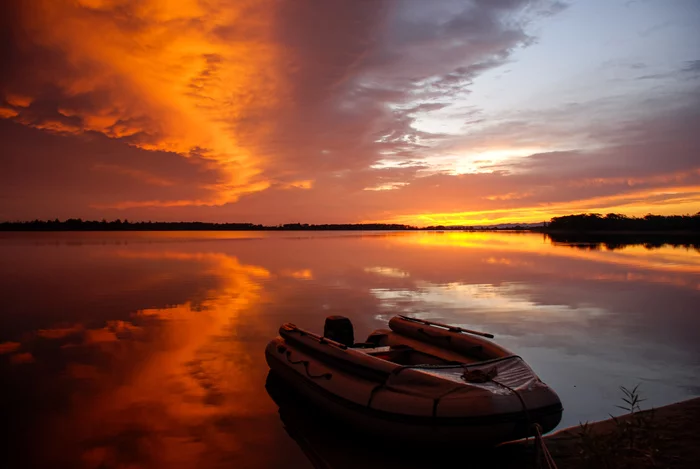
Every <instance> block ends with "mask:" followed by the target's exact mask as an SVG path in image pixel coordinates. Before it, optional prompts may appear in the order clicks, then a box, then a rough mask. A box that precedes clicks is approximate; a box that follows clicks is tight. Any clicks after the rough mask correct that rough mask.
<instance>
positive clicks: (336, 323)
mask: <svg viewBox="0 0 700 469" xmlns="http://www.w3.org/2000/svg"><path fill="white" fill-rule="evenodd" d="M323 336H324V337H326V338H328V339H331V340H335V341H336V342H340V343H341V344H343V345H347V346H348V347H352V345H353V344H354V343H355V331H354V330H353V328H352V322H350V319H348V318H346V317H345V316H328V317H327V318H326V323H325V324H324V325H323Z"/></svg>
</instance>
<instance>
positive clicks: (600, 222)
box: [546, 212, 700, 232]
mask: <svg viewBox="0 0 700 469" xmlns="http://www.w3.org/2000/svg"><path fill="white" fill-rule="evenodd" d="M546 231H550V232H551V231H570V232H601V231H605V232H672V231H673V232H676V231H686V232H700V212H699V213H696V214H695V215H668V216H664V215H652V214H648V215H645V216H644V217H641V218H638V217H628V216H626V215H623V214H620V213H608V214H607V215H601V214H599V213H584V214H580V215H568V216H564V217H554V218H552V221H551V222H550V223H549V225H548V226H547V227H546Z"/></svg>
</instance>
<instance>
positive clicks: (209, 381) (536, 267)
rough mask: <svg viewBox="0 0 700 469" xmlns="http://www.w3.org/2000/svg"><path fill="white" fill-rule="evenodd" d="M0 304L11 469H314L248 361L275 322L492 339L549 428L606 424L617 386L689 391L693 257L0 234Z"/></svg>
mask: <svg viewBox="0 0 700 469" xmlns="http://www.w3.org/2000/svg"><path fill="white" fill-rule="evenodd" d="M0 295H1V298H2V306H1V309H0V373H1V375H0V377H1V378H2V395H1V396H0V397H1V398H2V400H1V401H0V409H1V410H2V414H3V416H5V415H6V416H9V419H5V418H4V419H3V420H4V422H5V423H7V422H9V424H8V425H6V429H7V430H10V434H11V436H10V437H9V438H5V440H4V444H5V445H7V446H8V448H7V449H6V451H3V452H2V456H0V463H1V462H2V459H1V458H5V457H9V459H10V461H11V463H12V465H11V466H10V467H14V466H15V465H16V466H17V467H19V466H21V465H27V466H30V465H31V466H36V467H42V466H43V467H52V468H56V467H78V468H80V467H91V468H97V467H105V468H112V467H149V468H150V467H183V468H185V467H187V468H190V467H199V468H208V467H250V468H259V467H278V466H282V465H285V466H286V467H313V466H312V462H311V461H313V462H314V463H315V464H316V465H317V466H319V462H318V460H314V455H313V451H314V450H313V448H312V449H309V447H308V445H307V444H306V443H309V441H311V443H313V437H309V438H306V439H305V438H304V437H301V438H300V437H299V431H302V432H303V423H304V421H305V419H304V418H303V415H304V414H301V415H302V417H301V419H300V420H299V419H297V422H302V427H301V430H299V429H298V428H295V427H294V422H293V418H292V417H293V414H294V409H293V408H292V409H291V415H292V417H289V415H287V414H285V412H284V408H283V412H282V414H283V417H285V423H286V428H285V425H284V424H283V422H282V421H281V419H280V412H279V409H278V406H277V404H275V402H274V401H273V400H272V399H271V398H270V396H269V395H268V392H266V389H265V381H266V376H267V367H266V364H265V361H264V356H263V349H264V346H265V344H266V342H267V341H268V340H269V339H270V338H271V337H273V336H274V335H275V334H276V331H277V328H278V327H279V325H280V324H281V323H283V322H288V321H289V322H294V323H296V324H298V325H301V326H304V327H307V328H309V329H313V330H317V331H320V330H321V329H322V324H323V318H324V317H325V316H327V315H329V314H343V315H346V316H349V317H350V318H351V319H352V321H353V323H354V324H355V328H356V337H358V339H361V338H362V337H363V336H366V334H368V333H369V332H370V331H372V330H373V329H375V328H380V327H384V326H385V324H386V321H387V320H388V319H389V318H390V317H391V316H392V315H394V314H396V313H408V314H413V315H417V316H421V317H425V318H432V319H435V320H438V321H444V322H448V323H451V324H458V325H462V326H465V327H469V328H473V329H480V330H484V331H488V332H492V333H494V334H495V335H496V340H498V341H499V343H501V344H502V345H504V346H506V347H507V348H509V349H511V350H513V351H514V352H515V353H517V354H520V355H521V356H523V357H524V358H525V359H526V360H527V361H528V362H529V363H530V364H531V365H532V366H533V368H534V369H535V371H536V372H537V373H538V374H539V375H540V377H541V378H542V379H543V380H545V381H546V382H547V383H548V384H550V385H552V386H553V387H554V388H555V389H556V390H557V392H558V393H559V395H560V396H561V398H562V401H563V403H564V407H565V413H564V418H563V421H562V424H561V426H562V427H563V426H570V425H575V424H577V423H578V422H579V421H585V420H597V419H602V418H606V417H607V415H608V413H610V412H615V407H614V406H615V404H618V401H619V396H620V392H619V390H618V387H619V386H620V385H624V386H628V387H631V386H634V385H636V384H638V383H641V390H642V392H643V394H644V395H645V396H646V397H647V398H648V401H647V402H646V403H645V404H648V405H654V406H659V405H663V404H667V403H671V402H675V401H679V400H682V399H685V398H688V397H691V396H697V395H700V378H699V377H700V343H699V339H700V332H699V331H700V253H699V252H698V251H697V250H694V249H686V248H682V247H681V248H673V247H670V246H667V247H663V248H658V249H651V250H650V249H645V248H644V247H643V246H627V247H625V248H622V249H617V250H614V251H609V250H606V249H605V248H602V249H593V248H592V247H590V246H589V247H580V246H579V247H573V246H567V245H554V244H552V243H551V242H550V241H549V240H548V239H545V238H543V236H542V235H537V234H494V233H483V234H482V233H294V232H286V233H249V232H243V233H54V234H51V233H34V234H27V233H23V234H7V233H5V234H0ZM290 419H292V420H290ZM290 422H291V423H290ZM327 425H329V426H330V423H328V424H327ZM290 433H291V434H292V436H295V438H296V439H294V438H292V437H290ZM329 435H330V436H329ZM324 438H326V439H327V440H325V442H324V443H323V445H324V447H329V446H333V445H337V447H338V448H340V451H342V449H343V445H346V447H345V450H348V447H352V446H353V445H352V444H350V443H347V442H341V441H335V442H334V441H332V438H333V437H332V434H330V433H329V434H328V435H324ZM329 439H330V440H329ZM352 451H353V452H355V451H358V450H357V448H352ZM307 456H309V457H310V458H309V457H307ZM326 461H327V460H326ZM378 465H382V464H378ZM384 465H386V464H384ZM0 466H3V467H4V465H3V464H0Z"/></svg>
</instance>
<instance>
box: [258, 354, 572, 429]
mask: <svg viewBox="0 0 700 469" xmlns="http://www.w3.org/2000/svg"><path fill="white" fill-rule="evenodd" d="M270 359H272V360H275V361H277V362H279V363H280V365H282V367H283V369H285V367H286V365H285V364H284V362H281V361H280V360H278V359H277V358H276V357H272V356H270ZM288 371H289V373H288V375H289V377H290V378H292V377H293V378H292V379H294V380H295V381H297V382H299V383H303V384H304V385H306V386H308V387H309V388H311V389H312V390H313V391H315V392H316V393H318V394H319V395H320V396H321V397H323V398H325V399H326V400H329V401H332V402H334V403H336V404H338V405H341V406H343V407H345V408H347V409H349V410H352V411H353V412H357V413H361V414H365V415H366V416H368V417H373V418H377V419H382V420H388V421H391V422H400V423H405V424H413V425H425V426H435V425H441V426H486V425H494V424H499V423H514V424H518V423H527V421H528V416H527V415H526V414H525V412H523V411H518V412H509V413H504V414H496V415H484V416H474V417H433V416H429V415H426V416H418V415H405V414H397V413H395V412H387V411H385V410H379V409H373V408H368V407H366V406H365V405H362V404H358V403H356V402H354V401H351V400H348V399H345V398H344V397H340V396H338V395H337V394H334V393H332V392H330V391H328V390H327V389H325V388H323V387H322V386H319V385H318V384H316V383H315V382H312V381H311V380H308V379H305V378H303V377H301V376H299V375H297V374H296V372H295V371H291V370H288ZM277 374H278V375H280V377H282V378H283V379H284V378H285V376H282V374H283V373H280V372H278V373H277ZM529 412H530V418H531V419H532V421H534V422H537V420H538V419H539V418H541V417H545V416H549V415H552V414H556V413H561V412H563V407H562V406H561V404H553V405H549V406H546V407H540V408H538V409H530V410H529Z"/></svg>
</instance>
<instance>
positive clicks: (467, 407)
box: [265, 316, 562, 445]
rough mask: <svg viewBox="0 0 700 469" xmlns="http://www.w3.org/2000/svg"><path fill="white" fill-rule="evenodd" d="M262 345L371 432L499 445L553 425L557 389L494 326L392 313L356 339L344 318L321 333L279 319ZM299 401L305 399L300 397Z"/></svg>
mask: <svg viewBox="0 0 700 469" xmlns="http://www.w3.org/2000/svg"><path fill="white" fill-rule="evenodd" d="M279 334H280V335H279V337H276V338H275V339H273V340H272V341H271V342H270V343H269V344H268V346H267V348H266V350H265V357H266V359H267V363H268V365H269V366H270V369H271V371H272V372H274V373H275V374H277V375H278V376H279V377H280V378H281V379H282V380H284V382H286V384H287V385H289V386H291V387H292V388H293V389H294V390H295V391H296V392H298V393H299V394H300V395H302V396H303V397H305V398H307V399H308V400H309V401H310V402H311V403H313V404H315V405H317V406H318V407H319V408H320V409H322V411H323V412H324V413H325V414H327V415H329V416H330V417H333V418H335V419H336V420H337V421H340V422H343V423H344V424H347V425H349V426H351V427H354V428H355V429H358V430H360V431H363V432H366V433H368V434H372V435H377V436H382V437H387V438H391V439H399V440H404V441H407V440H408V441H416V442H424V443H454V442H460V443H461V444H469V445H495V444H498V443H501V442H505V441H510V440H515V439H519V438H525V437H528V436H532V435H534V434H535V431H536V430H535V429H536V426H539V431H541V432H542V433H545V432H548V431H550V430H552V429H554V428H555V427H556V426H557V424H558V423H559V421H560V420H561V414H562V405H561V401H560V400H559V397H558V396H557V394H556V393H555V392H554V391H553V390H552V389H551V388H550V387H548V386H547V385H546V384H544V383H543V382H542V381H541V380H540V379H539V378H538V377H537V375H536V374H535V373H534V372H533V370H532V369H531V368H530V367H529V366H528V365H527V364H526V363H525V361H524V360H523V359H522V358H520V357H519V356H517V355H514V354H513V353H511V352H509V351H508V350H506V349H505V348H503V347H500V346H499V345H497V344H496V343H494V342H493V341H491V340H488V339H489V338H493V336H491V335H490V334H485V333H481V332H477V331H472V330H468V329H463V328H461V327H455V326H449V325H446V324H441V323H437V322H433V321H426V320H422V319H416V318H411V317H407V316H396V317H394V318H392V319H391V320H390V321H389V329H380V330H377V331H374V332H373V333H371V334H370V335H369V337H368V338H367V340H366V341H365V342H361V343H355V341H354V331H353V327H352V324H351V322H350V320H349V319H347V318H344V317H341V316H330V317H328V318H326V324H325V327H324V334H323V336H320V335H317V334H314V333H312V332H309V331H306V330H304V329H301V328H299V327H297V326H295V325H294V324H284V325H282V327H280V329H279ZM300 405H302V403H300Z"/></svg>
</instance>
